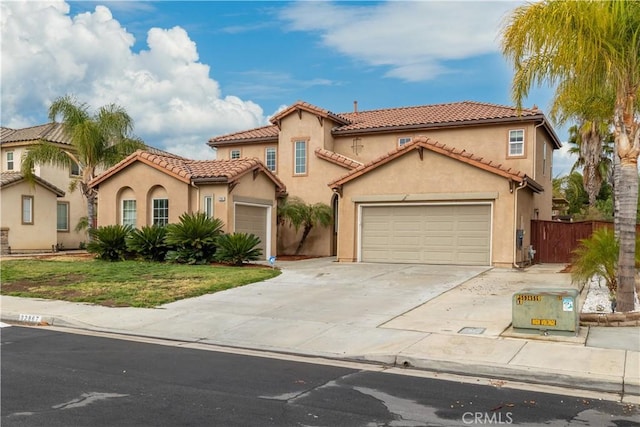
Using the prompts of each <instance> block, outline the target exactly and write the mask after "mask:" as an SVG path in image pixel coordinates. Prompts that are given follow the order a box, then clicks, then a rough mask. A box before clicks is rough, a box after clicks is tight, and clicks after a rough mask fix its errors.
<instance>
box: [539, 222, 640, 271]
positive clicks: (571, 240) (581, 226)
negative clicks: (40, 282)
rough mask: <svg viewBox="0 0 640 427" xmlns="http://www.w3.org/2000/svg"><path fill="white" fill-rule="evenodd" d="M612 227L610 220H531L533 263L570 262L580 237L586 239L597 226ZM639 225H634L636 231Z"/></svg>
mask: <svg viewBox="0 0 640 427" xmlns="http://www.w3.org/2000/svg"><path fill="white" fill-rule="evenodd" d="M603 227H607V228H613V223H612V222H605V221H584V222H558V221H539V220H532V221H531V245H532V246H533V249H535V251H536V254H535V256H534V259H533V260H534V262H535V263H545V262H546V263H570V262H571V253H572V251H573V250H574V249H575V248H577V247H578V244H579V243H580V240H581V239H586V238H589V237H590V236H591V234H592V233H593V232H594V231H595V230H597V229H599V228H603ZM638 232H640V225H636V233H638Z"/></svg>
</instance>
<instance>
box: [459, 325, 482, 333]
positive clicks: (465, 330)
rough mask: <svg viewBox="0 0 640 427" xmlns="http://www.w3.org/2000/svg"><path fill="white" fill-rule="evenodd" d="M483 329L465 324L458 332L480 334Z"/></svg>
mask: <svg viewBox="0 0 640 427" xmlns="http://www.w3.org/2000/svg"><path fill="white" fill-rule="evenodd" d="M485 330H486V328H473V327H470V326H465V327H464V328H462V329H460V330H459V331H458V333H459V334H466V335H480V334H483V333H484V331H485Z"/></svg>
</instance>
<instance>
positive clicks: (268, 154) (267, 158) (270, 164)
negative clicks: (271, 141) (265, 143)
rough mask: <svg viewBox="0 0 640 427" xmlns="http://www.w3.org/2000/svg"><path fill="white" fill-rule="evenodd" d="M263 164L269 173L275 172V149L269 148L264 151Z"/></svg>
mask: <svg viewBox="0 0 640 427" xmlns="http://www.w3.org/2000/svg"><path fill="white" fill-rule="evenodd" d="M264 162H265V164H266V166H267V169H269V170H270V171H271V172H275V171H276V149H275V148H273V147H269V148H267V149H266V150H265V153H264Z"/></svg>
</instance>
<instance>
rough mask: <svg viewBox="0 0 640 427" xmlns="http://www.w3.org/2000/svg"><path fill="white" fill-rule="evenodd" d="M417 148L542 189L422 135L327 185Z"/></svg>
mask: <svg viewBox="0 0 640 427" xmlns="http://www.w3.org/2000/svg"><path fill="white" fill-rule="evenodd" d="M419 149H427V150H430V151H433V152H435V153H439V154H442V155H444V156H447V157H450V158H452V159H456V160H458V161H461V162H464V163H467V164H469V165H471V166H475V167H477V168H480V169H483V170H486V171H488V172H491V173H494V174H496V175H499V176H502V177H504V178H507V179H510V180H512V181H515V182H518V183H527V184H529V186H530V187H531V188H532V189H533V190H534V191H536V192H539V191H542V186H540V184H538V183H537V182H535V181H533V180H532V179H531V178H529V177H528V176H527V175H525V174H524V173H522V172H520V171H516V170H513V169H511V168H506V167H504V166H502V164H497V163H494V162H492V161H490V160H484V159H483V158H482V157H479V156H475V155H473V154H472V153H469V152H467V151H465V150H457V149H455V148H453V147H447V146H446V145H444V144H441V143H439V142H437V141H432V140H430V139H429V138H427V137H424V136H418V137H416V138H414V139H413V141H411V142H410V143H408V144H405V145H403V146H402V147H398V148H396V149H395V150H393V151H390V152H388V153H386V154H384V155H383V156H380V157H378V158H377V159H375V160H373V161H371V162H369V163H367V164H365V165H362V166H361V167H358V168H356V169H354V170H352V171H351V172H349V173H348V174H346V175H344V176H343V177H341V178H338V179H337V180H335V181H333V182H331V183H329V187H331V188H332V189H337V188H339V187H340V186H342V185H343V184H345V183H347V182H349V181H351V180H353V179H355V178H358V177H360V176H362V175H364V174H366V173H368V172H370V171H372V170H374V169H376V168H378V167H379V166H382V165H384V164H385V163H388V162H390V161H392V160H394V159H396V158H398V157H400V156H403V155H404V154H406V153H408V152H410V151H413V150H419Z"/></svg>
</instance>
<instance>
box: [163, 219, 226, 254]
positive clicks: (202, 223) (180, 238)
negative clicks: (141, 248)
mask: <svg viewBox="0 0 640 427" xmlns="http://www.w3.org/2000/svg"><path fill="white" fill-rule="evenodd" d="M223 227H224V223H223V222H222V221H221V220H220V219H218V218H214V219H212V218H209V217H208V216H207V215H206V214H204V213H202V212H197V213H193V214H188V213H184V214H182V215H181V216H180V222H179V223H177V224H169V225H167V234H166V238H165V242H166V243H167V245H169V246H172V247H173V248H175V249H172V250H170V251H169V252H167V260H170V261H175V262H179V263H185V264H206V263H209V262H211V261H212V260H213V259H214V256H215V253H216V239H217V238H218V236H219V235H220V234H222V228H223Z"/></svg>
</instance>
